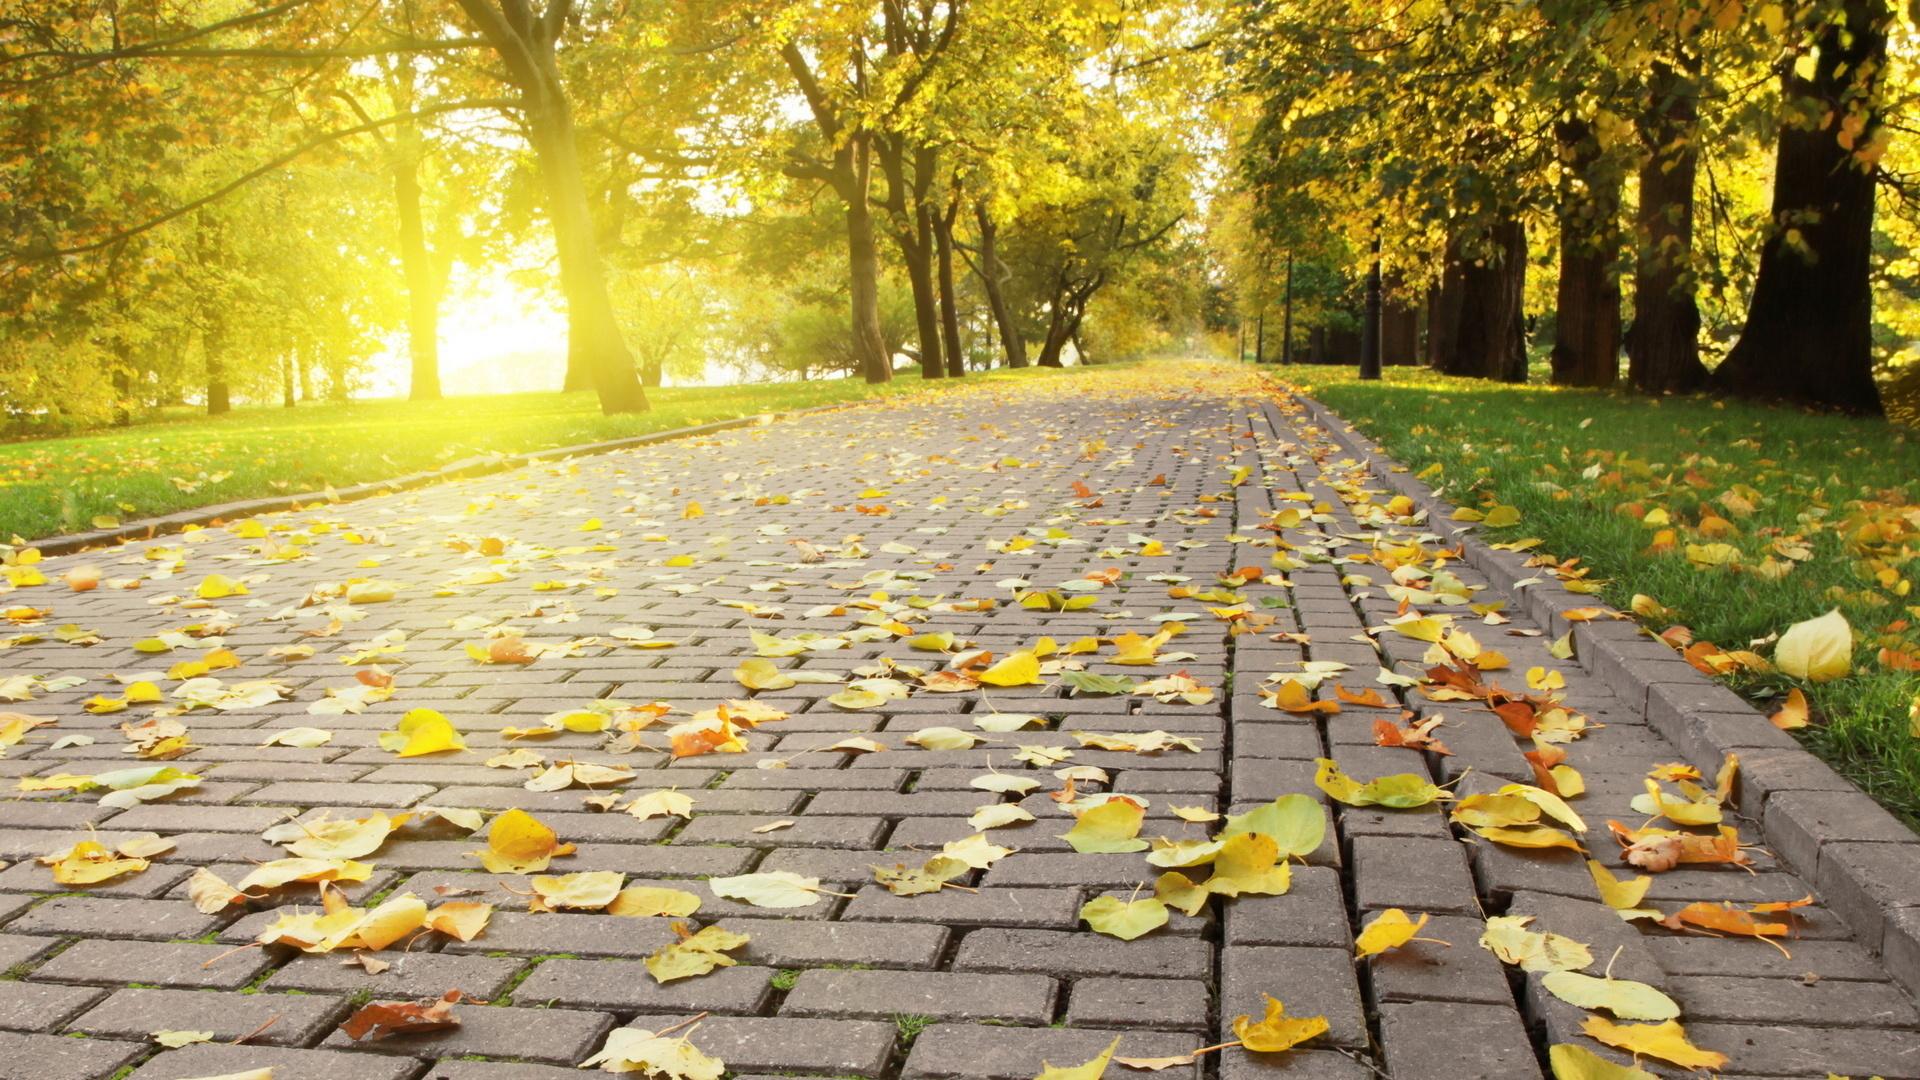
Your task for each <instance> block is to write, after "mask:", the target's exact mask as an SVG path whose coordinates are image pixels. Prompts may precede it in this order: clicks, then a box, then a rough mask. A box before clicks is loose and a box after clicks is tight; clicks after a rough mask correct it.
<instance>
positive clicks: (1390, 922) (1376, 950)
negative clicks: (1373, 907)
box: [1353, 908, 1432, 960]
mask: <svg viewBox="0 0 1920 1080" xmlns="http://www.w3.org/2000/svg"><path fill="white" fill-rule="evenodd" d="M1430 918H1432V916H1430V915H1424V914H1423V915H1421V916H1420V919H1419V921H1417V922H1416V921H1414V920H1412V919H1409V918H1407V913H1406V912H1404V911H1402V910H1400V909H1399V908H1388V909H1387V910H1385V911H1383V912H1381V913H1380V914H1378V915H1375V916H1374V917H1373V919H1372V920H1371V921H1369V922H1368V923H1367V925H1365V926H1363V927H1361V928H1360V936H1359V937H1357V938H1354V939H1353V955H1354V959H1356V960H1357V959H1361V958H1363V957H1368V956H1375V955H1378V954H1380V953H1383V952H1386V951H1387V950H1388V949H1397V948H1399V947H1400V946H1402V945H1405V944H1406V943H1407V942H1409V941H1412V940H1413V939H1414V936H1415V935H1417V934H1419V933H1420V931H1421V929H1422V928H1423V927H1425V926H1426V925H1427V920H1428V919H1430Z"/></svg>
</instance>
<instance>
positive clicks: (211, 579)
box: [193, 574, 247, 600]
mask: <svg viewBox="0 0 1920 1080" xmlns="http://www.w3.org/2000/svg"><path fill="white" fill-rule="evenodd" d="M193 592H194V595H195V596H198V597H199V598H200V599H202V600H223V599H225V598H227V597H229V596H245V595H247V587H246V585H244V584H242V583H241V582H238V581H235V580H233V579H232V578H230V577H228V576H226V575H225V574H209V575H207V576H206V577H205V578H204V579H202V580H201V582H200V585H199V587H198V588H196V589H194V590H193Z"/></svg>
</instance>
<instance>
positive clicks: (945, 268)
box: [933, 199, 967, 379]
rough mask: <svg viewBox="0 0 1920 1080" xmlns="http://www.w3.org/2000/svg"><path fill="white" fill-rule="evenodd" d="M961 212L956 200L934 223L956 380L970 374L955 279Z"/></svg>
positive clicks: (943, 335)
mask: <svg viewBox="0 0 1920 1080" xmlns="http://www.w3.org/2000/svg"><path fill="white" fill-rule="evenodd" d="M959 213H960V202H959V200H958V199H955V200H954V201H953V202H952V203H951V204H949V205H948V207H947V212H946V213H944V214H941V215H939V216H938V217H936V218H935V219H934V223H933V242H934V252H935V255H936V256H937V258H938V270H939V275H940V340H941V343H942V350H943V351H944V352H945V353H946V354H947V376H948V377H949V378H954V379H958V378H960V377H961V376H963V375H965V374H966V373H967V356H966V353H964V352H962V351H961V348H960V295H959V292H958V291H957V290H956V289H955V288H954V282H953V219H954V218H955V217H956V216H957V215H958V214H959Z"/></svg>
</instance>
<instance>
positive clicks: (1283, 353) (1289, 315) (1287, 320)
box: [1280, 251, 1293, 364]
mask: <svg viewBox="0 0 1920 1080" xmlns="http://www.w3.org/2000/svg"><path fill="white" fill-rule="evenodd" d="M1280 311H1281V315H1280V362H1281V363H1282V364H1291V363H1293V252H1291V251H1289V252H1287V295H1286V300H1285V302H1284V303H1283V304H1282V305H1281V309H1280Z"/></svg>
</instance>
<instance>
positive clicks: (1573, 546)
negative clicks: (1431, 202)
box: [1281, 366, 1920, 824]
mask: <svg viewBox="0 0 1920 1080" xmlns="http://www.w3.org/2000/svg"><path fill="white" fill-rule="evenodd" d="M1281 377H1282V378H1283V379H1285V380H1287V381H1290V382H1292V383H1294V384H1295V385H1297V386H1298V387H1299V388H1300V389H1302V390H1305V391H1307V392H1309V393H1311V394H1313V395H1314V396H1315V397H1317V398H1319V399H1320V400H1321V401H1322V402H1324V403H1326V404H1327V405H1328V406H1329V407H1330V408H1332V409H1333V410H1334V411H1336V412H1338V413H1339V414H1340V415H1341V416H1343V417H1345V418H1346V419H1347V420H1349V421H1351V422H1352V423H1353V424H1354V425H1355V426H1357V427H1359V428H1360V429H1361V430H1362V431H1364V432H1366V433H1367V434H1368V435H1369V436H1371V437H1372V438H1374V439H1376V440H1378V441H1379V442H1380V443H1381V444H1382V445H1383V446H1385V447H1386V448H1387V449H1388V450H1389V451H1390V452H1391V453H1393V455H1394V456H1395V457H1396V458H1398V459H1399V460H1400V461H1401V462H1402V463H1404V464H1406V465H1407V466H1408V467H1409V468H1411V469H1413V470H1415V471H1420V470H1426V469H1429V468H1431V467H1433V466H1435V465H1438V466H1439V468H1440V472H1439V473H1438V474H1437V475H1434V474H1428V475H1427V479H1428V482H1429V483H1433V484H1435V485H1439V484H1442V483H1444V484H1445V491H1444V494H1445V495H1447V496H1448V497H1449V498H1450V499H1451V500H1452V501H1454V502H1456V503H1459V504H1463V505H1476V504H1478V503H1481V502H1483V501H1486V499H1487V498H1488V497H1491V498H1494V499H1497V501H1499V502H1502V503H1507V504H1510V505H1513V506H1515V507H1517V508H1518V509H1519V510H1520V511H1521V513H1522V521H1521V524H1520V525H1518V526H1516V527H1514V528H1512V529H1508V530H1504V531H1503V533H1502V535H1504V536H1505V537H1506V538H1508V539H1517V538H1519V537H1522V536H1532V537H1539V538H1541V539H1542V540H1544V541H1545V543H1544V544H1543V545H1542V550H1544V551H1550V552H1553V553H1554V554H1556V555H1558V556H1560V557H1561V558H1569V557H1575V556H1578V557H1580V558H1581V559H1582V560H1583V562H1582V565H1584V566H1590V567H1592V568H1593V576H1594V577H1595V578H1606V579H1610V581H1611V584H1609V585H1608V586H1607V587H1606V589H1605V590H1604V591H1603V592H1602V593H1601V595H1602V596H1603V597H1604V598H1605V599H1606V600H1607V601H1608V602H1610V603H1612V604H1614V605H1616V606H1618V607H1621V608H1622V609H1624V608H1626V607H1627V606H1628V604H1629V603H1630V601H1631V600H1632V597H1633V596H1634V594H1636V593H1642V594H1645V595H1647V596H1650V597H1653V598H1654V599H1656V600H1658V601H1659V602H1660V603H1662V604H1665V605H1666V606H1668V607H1669V608H1672V609H1673V610H1674V611H1675V612H1676V615H1675V617H1674V619H1673V620H1672V621H1675V622H1678V623H1681V624H1684V625H1685V626H1687V627H1690V628H1691V629H1692V630H1693V632H1694V633H1695V635H1697V638H1698V639H1700V640H1707V641H1712V642H1715V643H1717V644H1718V645H1720V646H1721V647H1722V648H1725V649H1742V648H1746V647H1748V645H1749V643H1750V642H1752V641H1754V640H1755V639H1763V638H1767V637H1768V636H1769V635H1772V634H1776V633H1779V632H1781V631H1784V630H1785V629H1786V628H1787V627H1788V626H1789V625H1791V624H1792V623H1794V622H1797V621H1800V620H1803V619H1808V618H1812V617H1813V616H1816V615H1820V614H1822V613H1824V612H1826V611H1828V610H1830V609H1832V608H1834V607H1835V606H1838V607H1839V608H1840V609H1841V610H1842V611H1843V612H1844V613H1845V614H1846V616H1847V619H1848V621H1849V622H1850V623H1851V624H1852V626H1853V628H1854V631H1855V644H1856V649H1855V655H1854V667H1855V673H1854V674H1853V675H1852V676H1850V677H1848V678H1845V679H1841V680H1838V681H1835V682H1831V683H1827V684H1824V685H1821V686H1817V687H1807V688H1806V689H1807V690H1808V693H1809V697H1810V698H1811V699H1812V701H1813V703H1814V707H1815V720H1814V725H1813V726H1812V727H1809V728H1806V729H1804V730H1802V731H1801V732H1800V733H1799V734H1800V735H1801V737H1802V738H1803V740H1804V741H1805V742H1806V743H1807V744H1808V745H1809V746H1810V747H1811V748H1812V749H1813V750H1814V751H1815V752H1816V753H1818V754H1820V755H1821V756H1822V757H1824V758H1826V759H1827V760H1828V761H1829V762H1831V763H1832V764H1833V765H1834V766H1835V767H1836V768H1838V769H1840V770H1841V771H1842V772H1844V773H1846V774H1847V775H1848V776H1849V777H1851V778H1852V779H1853V780H1854V781H1855V782H1856V783H1858V784H1860V786H1861V787H1863V788H1865V789H1866V790H1867V791H1868V792H1870V793H1871V794H1873V795H1874V796H1875V797H1876V798H1878V799H1880V800H1881V801H1882V802H1883V803H1885V804H1886V805H1887V806H1889V807H1891V808H1893V809H1894V810H1895V811H1896V812H1898V813H1900V814H1902V815H1903V816H1905V817H1906V818H1907V819H1908V821H1909V822H1910V823H1916V824H1920V739H1916V738H1914V737H1913V735H1912V734H1911V733H1910V729H1909V723H1910V721H1909V717H1908V709H1909V707H1910V705H1911V704H1915V699H1916V695H1920V672H1911V671H1907V672H1902V671H1892V670H1888V669H1887V668H1886V667H1885V666H1883V665H1882V664H1881V663H1880V661H1879V660H1878V658H1877V656H1878V653H1879V650H1880V648H1881V647H1882V646H1890V647H1892V648H1894V649H1895V650H1900V651H1904V652H1906V653H1908V654H1914V655H1920V634H1917V633H1916V631H1915V629H1914V628H1913V626H1912V625H1911V624H1913V623H1920V591H1914V592H1907V593H1905V594H1903V590H1905V589H1907V588H1908V582H1910V579H1911V578H1912V577H1913V576H1916V575H1920V506H1916V503H1920V437H1916V436H1915V435H1914V434H1913V433H1912V432H1906V433H1904V434H1903V433H1902V432H1901V431H1900V429H1897V428H1890V427H1889V426H1888V425H1886V424H1884V423H1881V422H1878V421H1867V420H1854V419H1847V418H1841V417H1833V416H1814V415H1809V414H1805V413H1801V412H1797V411H1793V410H1789V409H1780V408H1769V407H1762V406H1754V405H1745V404H1739V403H1732V402H1727V403H1720V402H1713V401H1708V400H1704V399H1697V398H1667V399H1662V400H1654V399H1648V398H1644V397H1636V396H1632V395H1627V394H1618V393H1602V392H1596V391H1577V390H1559V389H1555V388H1552V387H1548V386H1540V385H1528V386H1505V385H1499V384H1492V383H1487V382H1484V381H1480V380H1471V379H1455V378H1448V377H1445V376H1440V375H1436V374H1434V373H1432V372H1430V371H1426V370H1424V369H1418V368H1388V369H1387V378H1386V380H1385V381H1384V382H1381V383H1374V384H1365V383H1361V382H1359V381H1358V380H1357V379H1356V378H1355V377H1354V374H1353V372H1352V369H1349V368H1337V369H1336V368H1318V367H1307V366H1296V367H1293V368H1288V369H1285V371H1284V373H1283V374H1282V375H1281ZM1596 466H1597V468H1596ZM1736 484H1744V485H1750V486H1751V487H1752V488H1753V489H1755V490H1757V492H1758V493H1759V497H1758V498H1757V499H1754V500H1753V501H1754V502H1755V503H1757V508H1756V509H1755V511H1754V512H1753V513H1751V514H1750V515H1747V516H1740V515H1737V514H1735V513H1733V512H1731V511H1730V510H1729V509H1728V508H1727V507H1726V506H1725V505H1724V504H1722V503H1719V502H1717V501H1716V500H1718V499H1719V498H1720V496H1721V495H1722V494H1723V493H1725V492H1727V491H1729V490H1730V489H1732V488H1733V487H1734V485H1736ZM1750 497H1751V496H1750ZM1623 504H1633V505H1634V506H1635V508H1636V509H1637V510H1638V511H1640V512H1644V511H1649V510H1653V509H1655V508H1664V509H1665V510H1666V511H1667V512H1668V513H1669V514H1670V515H1671V517H1672V519H1673V523H1674V525H1675V527H1677V530H1678V533H1679V535H1678V538H1677V539H1678V541H1679V544H1678V548H1677V550H1676V552H1674V553H1668V554H1654V553H1650V551H1649V547H1650V543H1651V541H1652V540H1653V538H1654V536H1655V533H1656V531H1657V530H1656V529H1655V528H1654V527H1652V526H1649V525H1646V524H1643V523H1642V521H1641V520H1640V519H1639V517H1640V515H1639V514H1638V513H1636V514H1634V515H1631V516H1630V515H1628V514H1623V513H1621V512H1619V509H1618V508H1619V507H1621V506H1622V505H1623ZM1705 512H1712V513H1714V514H1715V515H1716V516H1719V517H1721V518H1723V519H1724V520H1726V521H1728V522H1730V523H1731V524H1732V525H1733V528H1734V531H1733V533H1732V534H1731V535H1727V536H1723V537H1719V538H1718V539H1719V540H1721V541H1724V542H1726V543H1730V544H1732V545H1733V546H1735V547H1736V548H1738V549H1739V550H1740V553H1741V557H1740V562H1741V563H1742V564H1743V568H1742V569H1736V570H1729V569H1724V568H1713V569H1704V568H1700V567H1696V566H1694V565H1693V564H1691V563H1690V562H1689V561H1688V559H1687V557H1686V556H1685V554H1684V551H1685V548H1686V545H1687V544H1689V543H1694V544H1705V543H1711V542H1714V539H1715V538H1713V537H1705V536H1701V535H1699V534H1698V533H1697V531H1696V528H1695V527H1696V526H1698V524H1699V523H1700V522H1701V521H1702V518H1703V513H1705ZM1868 517H1872V518H1874V519H1875V520H1876V521H1877V522H1878V523H1879V524H1880V526H1881V527H1882V529H1883V533H1882V536H1881V538H1880V541H1879V543H1878V544H1876V545H1875V549H1873V550H1869V549H1868V548H1867V547H1865V546H1863V545H1862V544H1860V543H1859V542H1858V537H1859V536H1860V535H1861V534H1860V533H1859V531H1858V529H1859V526H1860V525H1861V523H1862V522H1863V521H1865V520H1866V519H1867V518H1868ZM1793 536H1799V537H1803V538H1804V539H1805V540H1806V542H1807V543H1808V544H1809V545H1810V546H1811V547H1812V549H1813V555H1812V558H1810V559H1808V560H1806V561H1804V562H1801V563H1798V564H1797V565H1796V566H1795V567H1794V569H1792V570H1791V572H1789V573H1787V574H1786V575H1785V576H1784V577H1783V578H1781V579H1779V580H1777V581H1769V580H1766V579H1765V578H1764V577H1763V576H1761V575H1759V574H1757V573H1755V572H1753V569H1752V568H1753V567H1755V566H1757V565H1758V564H1760V563H1761V562H1762V561H1763V559H1764V558H1765V557H1766V554H1767V552H1768V551H1769V550H1770V545H1771V544H1772V543H1773V542H1774V540H1776V539H1780V538H1785V537H1793ZM1776 560H1777V561H1778V562H1783V563H1784V562H1788V561H1790V560H1786V559H1782V558H1778V557H1777V556H1776ZM1883 571H1884V572H1886V573H1887V576H1886V577H1885V579H1884V580H1882V579H1879V578H1877V577H1876V575H1877V574H1879V573H1881V572H1883ZM1666 625H1667V623H1666V621H1661V622H1658V623H1655V624H1652V628H1653V629H1654V630H1656V631H1658V630H1663V629H1665V628H1666ZM1759 651H1760V652H1761V653H1763V654H1767V655H1770V654H1771V648H1770V646H1766V645H1763V646H1760V647H1759ZM1791 685H1792V683H1791V682H1790V681H1789V680H1787V679H1786V678H1785V677H1783V676H1779V675H1764V676H1746V677H1742V678H1739V679H1737V680H1736V681H1735V682H1734V687H1735V689H1738V690H1740V691H1742V692H1743V693H1746V694H1747V695H1748V696H1749V697H1752V698H1755V699H1756V700H1758V701H1761V702H1762V706H1761V707H1762V708H1763V709H1765V710H1767V711H1771V709H1772V708H1773V707H1774V706H1773V705H1772V704H1771V702H1772V700H1773V699H1774V698H1775V697H1776V696H1777V695H1780V694H1783V693H1784V692H1785V691H1786V689H1787V688H1788V687H1789V686H1791Z"/></svg>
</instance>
